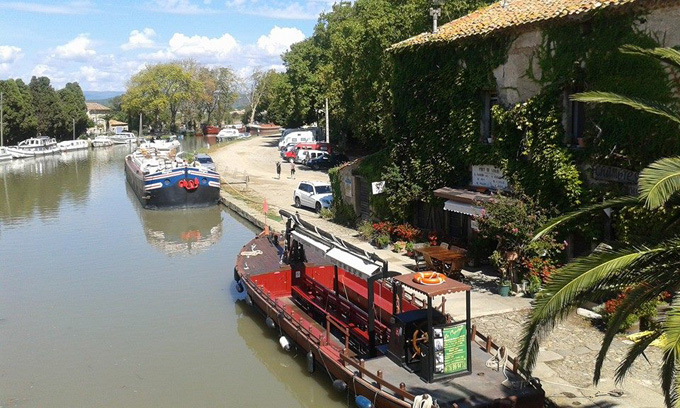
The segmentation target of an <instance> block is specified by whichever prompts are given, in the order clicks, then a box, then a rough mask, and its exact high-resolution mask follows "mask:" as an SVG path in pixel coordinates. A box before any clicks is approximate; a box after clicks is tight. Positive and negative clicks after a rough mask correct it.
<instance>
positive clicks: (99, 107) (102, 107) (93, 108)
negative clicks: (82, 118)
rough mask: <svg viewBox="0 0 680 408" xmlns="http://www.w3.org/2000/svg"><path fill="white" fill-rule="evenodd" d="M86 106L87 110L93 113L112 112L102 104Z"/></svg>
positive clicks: (94, 103)
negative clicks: (96, 111)
mask: <svg viewBox="0 0 680 408" xmlns="http://www.w3.org/2000/svg"><path fill="white" fill-rule="evenodd" d="M85 106H87V110H89V111H92V110H98V111H110V110H111V108H108V107H106V106H104V105H102V104H101V103H97V102H85Z"/></svg>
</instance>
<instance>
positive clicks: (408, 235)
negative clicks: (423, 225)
mask: <svg viewBox="0 0 680 408" xmlns="http://www.w3.org/2000/svg"><path fill="white" fill-rule="evenodd" d="M392 233H393V234H394V236H395V237H396V238H397V239H401V240H404V241H415V240H416V239H418V238H420V230H419V229H418V228H416V227H414V226H412V225H409V224H399V225H397V226H396V227H394V229H393V230H392Z"/></svg>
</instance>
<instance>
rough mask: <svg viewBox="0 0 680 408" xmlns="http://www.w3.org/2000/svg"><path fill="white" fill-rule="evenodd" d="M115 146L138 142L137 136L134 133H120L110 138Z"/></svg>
mask: <svg viewBox="0 0 680 408" xmlns="http://www.w3.org/2000/svg"><path fill="white" fill-rule="evenodd" d="M109 138H110V139H111V141H113V143H114V144H130V143H134V142H136V141H137V136H135V134H134V133H132V132H120V133H116V134H114V135H111V136H109Z"/></svg>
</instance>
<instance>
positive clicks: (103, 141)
mask: <svg viewBox="0 0 680 408" xmlns="http://www.w3.org/2000/svg"><path fill="white" fill-rule="evenodd" d="M106 146H113V140H111V138H110V137H108V136H106V135H99V136H97V137H95V138H94V139H93V140H92V147H106Z"/></svg>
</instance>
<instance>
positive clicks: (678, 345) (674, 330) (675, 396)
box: [661, 292, 680, 408]
mask: <svg viewBox="0 0 680 408" xmlns="http://www.w3.org/2000/svg"><path fill="white" fill-rule="evenodd" d="M663 330H664V332H665V333H666V344H665V345H664V354H663V363H662V365H661V388H662V390H663V393H664V399H665V401H666V406H667V407H669V408H671V407H673V408H676V407H677V406H678V403H680V398H679V397H680V390H679V389H678V387H679V386H680V382H679V381H678V379H677V375H678V369H677V363H678V359H679V358H680V296H678V293H677V292H676V297H675V300H673V304H672V305H671V310H670V311H669V312H668V314H667V315H666V321H665V322H664V326H663Z"/></svg>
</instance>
